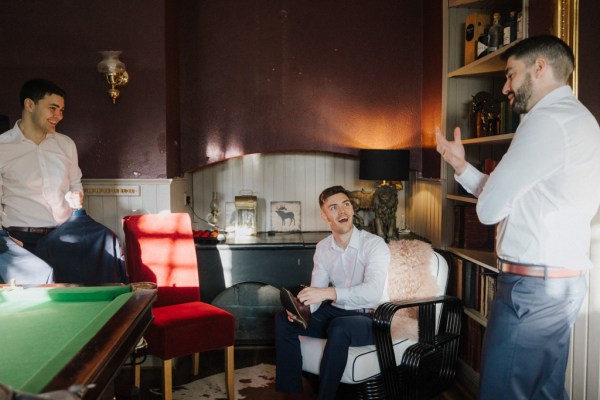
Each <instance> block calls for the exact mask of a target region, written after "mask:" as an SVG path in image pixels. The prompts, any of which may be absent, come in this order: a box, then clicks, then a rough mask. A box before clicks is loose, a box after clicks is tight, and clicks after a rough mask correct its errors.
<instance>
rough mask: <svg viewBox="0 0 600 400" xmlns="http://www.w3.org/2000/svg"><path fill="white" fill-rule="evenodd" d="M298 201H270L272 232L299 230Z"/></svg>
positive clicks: (300, 228) (300, 220)
mask: <svg viewBox="0 0 600 400" xmlns="http://www.w3.org/2000/svg"><path fill="white" fill-rule="evenodd" d="M300 211H301V206H300V202H299V201H272V202H271V230H272V231H274V232H300V231H301V230H302V219H301V214H300Z"/></svg>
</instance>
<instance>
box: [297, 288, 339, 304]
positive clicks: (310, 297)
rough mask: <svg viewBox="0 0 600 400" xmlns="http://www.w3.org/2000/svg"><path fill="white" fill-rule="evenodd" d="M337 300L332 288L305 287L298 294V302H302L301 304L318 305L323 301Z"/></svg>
mask: <svg viewBox="0 0 600 400" xmlns="http://www.w3.org/2000/svg"><path fill="white" fill-rule="evenodd" d="M335 299H337V295H336V293H335V289H334V288H332V287H326V288H316V287H306V288H304V289H302V290H301V291H300V293H298V300H300V301H301V302H302V304H305V305H309V304H318V303H321V302H323V301H325V300H333V301H335Z"/></svg>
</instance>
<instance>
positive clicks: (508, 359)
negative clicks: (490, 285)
mask: <svg viewBox="0 0 600 400" xmlns="http://www.w3.org/2000/svg"><path fill="white" fill-rule="evenodd" d="M585 294H586V281H585V277H584V276H581V277H576V278H561V279H556V278H554V279H543V278H531V277H523V276H518V275H512V274H503V273H501V274H500V275H499V276H498V284H497V292H496V298H495V300H494V302H493V305H492V308H491V314H490V317H489V320H488V325H487V329H486V332H485V337H484V342H483V353H482V357H483V358H482V368H481V381H480V387H479V398H480V399H481V400H500V399H506V400H521V399H523V400H525V399H526V400H534V399H535V400H541V399H548V400H550V399H551V400H558V399H568V395H567V393H566V391H565V372H566V366H567V359H568V357H569V342H570V338H571V327H572V326H573V324H574V323H575V319H576V317H577V313H578V312H579V309H580V308H581V304H582V303H583V299H584V297H585Z"/></svg>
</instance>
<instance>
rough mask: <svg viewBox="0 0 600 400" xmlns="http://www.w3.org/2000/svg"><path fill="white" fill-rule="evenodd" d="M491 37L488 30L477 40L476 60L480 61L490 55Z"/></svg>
mask: <svg viewBox="0 0 600 400" xmlns="http://www.w3.org/2000/svg"><path fill="white" fill-rule="evenodd" d="M489 41H490V35H489V31H488V29H487V28H486V29H485V30H484V31H483V33H482V34H481V35H479V37H478V38H477V48H476V50H475V51H476V53H475V54H476V55H475V58H476V59H480V58H481V57H483V56H485V55H486V54H487V53H488V48H489Z"/></svg>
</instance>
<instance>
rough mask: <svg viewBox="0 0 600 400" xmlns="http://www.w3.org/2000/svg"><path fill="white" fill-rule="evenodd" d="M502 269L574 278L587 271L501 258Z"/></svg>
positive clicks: (541, 276)
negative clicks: (515, 262)
mask: <svg viewBox="0 0 600 400" xmlns="http://www.w3.org/2000/svg"><path fill="white" fill-rule="evenodd" d="M499 269H500V271H502V272H504V273H506V274H513V275H521V276H530V277H533V278H574V277H577V276H581V275H583V274H584V273H585V271H582V270H577V269H569V268H556V267H545V266H541V265H519V264H512V263H509V262H506V261H502V260H500V268H499Z"/></svg>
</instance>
